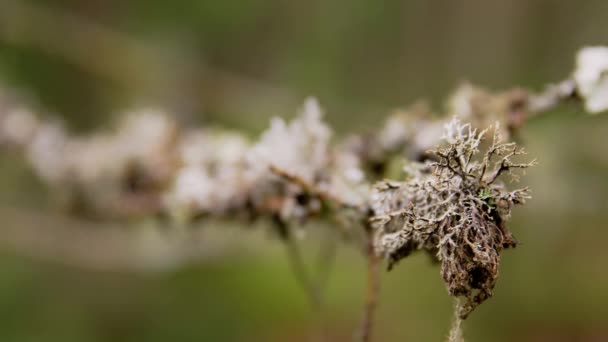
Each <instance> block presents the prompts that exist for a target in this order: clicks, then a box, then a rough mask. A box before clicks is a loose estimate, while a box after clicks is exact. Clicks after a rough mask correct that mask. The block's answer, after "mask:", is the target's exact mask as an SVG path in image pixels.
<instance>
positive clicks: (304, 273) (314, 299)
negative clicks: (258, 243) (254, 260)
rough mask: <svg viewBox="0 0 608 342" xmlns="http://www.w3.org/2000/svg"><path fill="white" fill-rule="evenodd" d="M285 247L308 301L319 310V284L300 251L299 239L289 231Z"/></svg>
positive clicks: (285, 238)
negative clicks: (311, 274)
mask: <svg viewBox="0 0 608 342" xmlns="http://www.w3.org/2000/svg"><path fill="white" fill-rule="evenodd" d="M283 240H284V242H285V247H286V249H287V258H288V259H289V264H290V268H291V270H292V271H293V274H294V277H295V278H296V281H297V282H298V284H299V285H300V287H301V288H302V289H303V290H304V292H305V293H306V296H307V298H308V302H309V304H310V306H311V308H312V309H313V310H314V311H319V310H320V308H321V297H320V295H319V289H318V286H317V285H316V284H315V282H314V281H313V280H312V278H311V276H310V274H309V272H308V270H307V268H306V265H305V264H304V260H303V258H302V253H301V251H300V248H299V245H298V243H297V241H296V240H295V239H294V238H293V236H291V234H290V232H287V233H286V234H285V236H283Z"/></svg>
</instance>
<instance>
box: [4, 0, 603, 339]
mask: <svg viewBox="0 0 608 342" xmlns="http://www.w3.org/2000/svg"><path fill="white" fill-rule="evenodd" d="M607 18H608V2H607V1H603V0H584V1H556V0H553V1H552V0H534V1H530V0H512V1H488V0H485V1H483V0H471V1H425V0H416V1H362V0H352V1H319V0H311V1H288V0H245V1H231V0H222V1H219V0H218V1H209V0H174V1H159V0H146V1H144V0H131V1H107V0H106V1H104V0H57V1H43V0H36V1H34V0H29V1H26V0H2V1H1V2H0V80H1V82H2V83H3V84H4V85H5V86H7V87H8V88H10V89H14V90H17V91H18V92H20V93H21V94H25V95H26V96H27V98H28V99H29V100H30V101H31V102H32V103H33V104H34V105H35V106H36V107H37V108H38V109H40V110H42V111H43V112H44V113H46V114H45V115H49V116H50V115H54V116H56V117H60V118H62V119H64V120H65V121H66V122H67V123H68V125H69V127H70V128H71V129H73V130H75V131H81V132H86V131H90V130H93V129H98V128H100V127H106V126H108V125H109V124H110V123H111V122H112V121H113V120H114V119H115V118H116V117H117V116H119V115H120V113H121V111H123V110H125V109H129V108H133V107H137V106H140V105H159V106H162V107H164V108H168V109H169V110H171V111H172V112H173V113H176V114H175V115H177V116H178V117H179V119H180V120H181V121H182V122H185V123H188V124H204V123H211V124H214V125H215V124H218V125H223V126H225V127H229V128H234V129H239V130H244V131H246V132H249V133H250V134H252V135H253V134H257V133H259V132H260V131H261V130H263V129H264V127H266V126H267V124H268V119H269V118H270V117H272V116H275V115H279V116H292V115H293V114H292V113H294V112H295V110H296V108H297V107H298V105H299V103H300V102H301V101H302V99H303V98H304V97H305V96H307V95H315V96H318V97H319V99H320V101H321V103H322V105H323V106H324V108H325V109H326V111H327V115H326V119H327V121H328V122H329V123H330V124H331V125H332V126H333V127H335V129H336V131H337V132H338V134H343V133H345V132H351V131H364V130H365V129H368V128H369V127H370V126H371V125H377V124H378V122H380V120H382V118H384V117H385V116H386V114H387V113H388V111H389V110H390V109H393V108H395V107H399V106H404V105H407V104H409V103H411V102H413V101H415V100H417V99H420V98H425V99H427V100H429V101H431V103H433V105H434V106H435V108H436V109H438V110H440V109H441V108H442V107H441V106H442V105H443V99H445V97H446V96H447V95H448V94H449V92H450V91H451V90H452V89H454V88H455V87H456V86H457V85H458V83H459V82H460V81H463V80H470V81H472V82H474V83H477V84H480V85H483V86H487V87H489V88H491V89H504V88H509V87H511V86H515V85H520V86H526V87H530V88H533V89H540V88H541V87H542V86H543V85H544V84H545V83H547V82H551V81H559V80H561V79H563V78H564V77H566V76H567V75H568V74H569V72H570V71H571V70H572V68H573V64H574V56H575V53H576V51H577V49H578V48H579V47H581V46H584V45H597V44H607V43H608V20H607ZM520 139H521V141H522V142H523V143H524V144H525V145H526V146H527V148H528V151H529V153H530V154H531V155H532V156H535V157H538V159H539V161H540V166H538V167H536V168H534V169H533V170H530V171H529V174H528V177H526V179H525V183H526V185H530V186H531V187H532V189H533V195H534V199H533V200H532V201H530V203H529V205H527V206H526V207H525V208H518V210H515V211H514V216H513V220H512V223H511V226H512V231H514V232H515V234H516V236H517V238H518V239H519V240H520V241H521V242H522V244H521V245H520V246H519V247H518V248H517V249H516V250H514V251H506V252H505V253H504V258H503V263H502V267H501V279H500V280H499V282H498V285H497V287H496V289H495V296H494V298H492V299H491V300H489V301H488V302H487V303H486V304H484V305H482V306H481V307H480V308H479V309H478V310H477V311H476V312H475V313H474V314H473V315H472V316H471V317H470V319H469V320H467V321H466V323H465V335H466V337H467V340H468V341H608V272H607V269H608V268H607V266H606V265H607V262H608V248H606V242H607V241H608V229H606V228H607V227H606V226H607V222H608V116H606V115H599V116H589V115H586V114H584V113H583V112H582V111H581V109H580V108H579V107H577V106H571V107H569V106H566V107H562V108H561V109H560V110H559V112H554V113H550V114H547V115H545V116H543V117H541V118H538V119H535V120H534V121H532V122H530V123H529V124H528V125H527V126H526V127H525V129H524V130H523V132H522V134H521V137H520ZM0 220H1V222H0V227H3V229H2V231H3V232H5V233H4V234H6V232H7V231H10V232H14V231H16V230H18V229H21V228H22V226H24V225H27V224H30V225H37V226H39V227H44V226H48V229H49V230H50V229H52V228H53V227H55V226H57V227H59V226H63V225H65V224H66V222H69V224H72V225H83V226H84V225H91V224H92V223H90V222H84V221H82V222H81V221H74V220H73V219H67V218H64V217H61V215H60V214H58V213H57V211H56V210H55V205H54V204H53V202H52V200H51V199H50V196H49V195H48V194H47V193H46V190H45V188H44V186H43V185H42V184H41V183H40V182H39V181H38V180H36V179H35V177H34V176H33V174H32V173H31V171H29V169H28V168H27V167H26V166H25V165H24V163H23V162H21V161H20V159H19V158H18V157H17V156H14V155H12V154H11V153H7V152H3V153H1V154H0ZM66 220H69V221H66ZM135 224H142V223H141V222H137V223H135ZM144 224H148V223H144ZM101 225H102V224H98V223H96V224H95V227H94V228H93V229H96V228H100V227H99V226H101ZM101 228H103V227H101ZM204 228H205V227H204ZM259 228H260V229H257V231H256V230H239V228H238V227H231V228H230V229H229V230H230V231H231V233H230V239H229V240H230V241H229V242H234V246H236V247H227V248H226V251H225V252H224V253H221V254H222V255H220V256H219V257H214V258H212V259H203V260H202V261H199V262H192V263H189V264H188V265H187V266H184V267H181V268H178V269H173V270H171V271H165V272H151V273H130V272H123V271H107V270H105V271H103V270H102V271H94V270H86V269H83V268H80V267H77V266H70V265H66V264H63V263H60V262H53V261H52V260H45V259H44V258H40V257H36V255H35V253H33V254H32V253H29V254H28V255H26V256H24V255H22V254H21V253H19V250H18V249H16V248H13V246H12V245H11V244H7V243H4V244H0V341H15V342H25V341H61V342H67V341H119V342H122V341H125V342H126V341H310V340H311V339H312V338H313V337H314V336H315V335H316V334H317V331H318V330H319V329H320V327H321V326H324V327H325V329H326V330H327V334H328V336H330V337H331V339H330V340H336V341H338V340H344V341H348V340H350V339H351V337H352V335H353V331H354V330H355V327H356V326H357V324H358V320H359V318H360V315H361V308H362V305H363V292H364V289H363V285H364V280H365V273H364V268H365V265H364V260H363V258H362V257H361V256H360V254H359V253H358V251H356V250H354V249H353V248H350V247H348V246H343V247H342V248H341V249H340V251H339V254H338V259H337V263H336V265H335V268H334V270H333V272H332V274H331V276H330V279H329V287H328V293H327V295H326V297H327V309H326V312H325V313H323V314H322V315H319V314H316V313H313V312H312V311H311V310H310V309H309V307H308V305H307V302H306V300H305V296H304V295H303V293H302V292H301V291H300V289H299V287H298V285H297V283H296V282H295V280H294V279H293V276H292V274H291V272H290V270H289V266H288V262H287V260H286V258H285V256H284V255H285V251H284V250H283V248H282V247H281V246H280V245H279V244H278V242H277V241H275V240H274V239H272V238H268V236H267V234H265V233H264V232H262V231H261V230H263V229H262V228H263V227H259ZM213 229H215V230H221V229H222V228H221V227H215V228H213ZM235 231H236V232H238V233H235ZM0 234H3V233H2V232H0ZM319 238H320V237H319V236H317V235H315V234H314V233H313V236H312V237H311V238H309V239H308V241H307V243H308V244H309V245H310V246H312V247H314V246H313V245H315V244H318V239H319ZM68 240H69V237H68ZM3 241H5V239H0V242H3ZM68 243H69V242H68ZM74 243H78V241H77V240H74ZM108 253H112V252H111V251H108ZM307 257H311V256H310V255H307ZM451 306H452V302H451V299H450V298H449V297H448V295H447V293H446V290H445V288H444V285H443V283H442V281H441V278H440V275H439V270H438V268H437V267H436V266H432V265H431V264H430V263H429V262H428V260H427V258H426V257H425V256H423V255H416V256H414V257H412V258H408V259H407V260H405V261H403V262H402V264H400V266H399V267H397V268H396V269H395V270H394V271H393V272H391V273H390V274H383V277H382V295H381V298H380V308H379V311H378V315H377V318H376V319H377V324H376V337H377V340H378V341H441V340H443V339H444V336H445V335H446V334H447V331H448V329H449V324H450V316H451Z"/></svg>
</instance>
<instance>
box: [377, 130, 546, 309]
mask: <svg viewBox="0 0 608 342" xmlns="http://www.w3.org/2000/svg"><path fill="white" fill-rule="evenodd" d="M489 133H492V139H491V141H489V142H487V141H486V139H485V138H486V135H488V134H489ZM444 140H445V142H446V144H445V145H444V146H443V147H438V148H436V149H435V150H432V151H431V157H432V158H433V159H434V161H432V162H427V163H426V164H414V165H410V167H408V171H409V172H408V173H409V179H407V180H406V181H404V182H394V181H383V182H379V183H377V184H376V186H375V187H374V190H373V193H372V208H373V211H374V216H373V217H372V218H371V222H372V225H373V227H374V228H375V245H376V249H377V251H378V253H380V254H382V255H383V256H384V257H385V258H386V259H387V260H388V267H389V269H390V268H392V267H393V266H394V265H395V263H396V262H398V261H399V260H401V259H402V258H404V257H405V256H407V255H409V254H410V253H411V252H413V251H416V250H424V251H426V252H428V253H430V254H431V255H433V256H434V257H436V258H437V260H439V261H440V262H441V275H442V277H443V279H444V281H445V283H446V285H447V288H448V291H449V293H450V294H451V295H452V296H457V297H465V301H464V303H463V305H462V306H461V307H460V312H459V313H458V315H459V316H460V317H461V318H466V317H467V316H468V315H469V313H471V312H472V311H473V309H474V308H475V307H476V306H477V305H479V304H481V303H482V302H483V301H485V300H486V299H487V298H489V297H490V296H491V295H492V289H493V288H494V285H495V283H496V280H497V278H498V268H499V264H500V253H501V252H502V250H503V249H505V248H509V247H514V246H515V245H516V244H517V241H516V240H515V239H514V237H513V235H512V234H511V232H510V231H509V229H508V228H507V225H506V223H507V220H508V218H509V216H510V214H511V209H512V207H513V206H514V205H516V204H522V203H524V202H525V200H526V199H528V198H530V196H529V192H528V189H527V188H523V189H518V190H514V191H508V190H507V188H506V186H505V184H504V183H503V182H502V181H501V180H500V179H499V176H501V175H502V174H503V173H505V172H506V173H510V174H511V175H512V179H517V175H516V174H515V173H513V171H514V170H515V169H525V168H528V167H530V166H533V165H534V164H535V161H532V162H529V163H517V162H516V161H515V159H516V158H517V157H518V156H520V155H523V154H525V153H524V151H523V149H520V148H518V147H517V146H516V144H515V143H504V142H502V141H501V136H500V129H499V125H498V124H497V125H495V126H493V127H492V128H491V129H486V130H483V131H478V130H476V129H473V128H472V127H471V125H470V124H461V123H460V122H459V121H457V120H453V121H452V122H450V123H449V124H447V125H446V127H445V135H444ZM488 143H489V144H488ZM484 145H485V146H486V148H484V149H483V150H484V152H483V153H482V152H481V149H482V147H483V146H484Z"/></svg>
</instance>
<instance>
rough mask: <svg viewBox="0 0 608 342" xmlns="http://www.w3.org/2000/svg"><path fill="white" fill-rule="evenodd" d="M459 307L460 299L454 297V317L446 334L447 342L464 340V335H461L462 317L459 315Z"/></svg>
mask: <svg viewBox="0 0 608 342" xmlns="http://www.w3.org/2000/svg"><path fill="white" fill-rule="evenodd" d="M461 308H462V303H461V300H460V298H456V303H455V305H454V318H453V321H452V328H451V329H450V333H449V335H448V342H464V337H463V336H462V318H461V317H460V310H461Z"/></svg>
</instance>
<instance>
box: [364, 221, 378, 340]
mask: <svg viewBox="0 0 608 342" xmlns="http://www.w3.org/2000/svg"><path fill="white" fill-rule="evenodd" d="M367 235H368V236H367V251H366V252H367V289H366V294H365V308H364V311H363V320H362V321H361V327H360V334H361V335H360V336H361V341H362V342H371V341H372V331H373V324H374V314H375V312H376V306H377V302H378V293H379V290H380V272H379V267H380V258H379V257H378V256H377V255H376V251H375V249H374V240H373V238H372V236H371V229H368V234H367Z"/></svg>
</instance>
